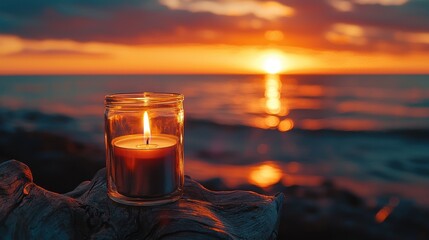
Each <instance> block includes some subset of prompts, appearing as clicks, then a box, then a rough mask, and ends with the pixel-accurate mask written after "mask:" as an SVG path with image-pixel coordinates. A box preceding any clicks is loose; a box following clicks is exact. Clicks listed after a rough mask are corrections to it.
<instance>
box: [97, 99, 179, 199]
mask: <svg viewBox="0 0 429 240" xmlns="http://www.w3.org/2000/svg"><path fill="white" fill-rule="evenodd" d="M183 100H184V96H183V95H182V94H176V93H151V92H143V93H123V94H112V95H107V96H106V97H105V114H104V120H105V121H104V122H105V145H106V168H107V193H108V195H109V197H110V198H111V199H112V200H114V201H116V202H119V203H123V204H127V205H136V206H150V205H157V204H163V203H168V202H173V201H176V200H177V199H179V198H180V197H181V195H182V193H183V185H184V159H183V124H184V123H183V121H184V111H183Z"/></svg>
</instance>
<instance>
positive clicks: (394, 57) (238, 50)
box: [0, 0, 429, 75]
mask: <svg viewBox="0 0 429 240" xmlns="http://www.w3.org/2000/svg"><path fill="white" fill-rule="evenodd" d="M264 72H272V73H277V72H280V73H429V1H428V0H313V1H310V0H278V1H265V0H147V1H146V0H145V1H143V0H127V1H122V0H111V1H103V0H77V1H70V0H37V1H21V0H2V1H0V74H3V75H9V74H140V73H161V74H174V73H191V74H192V73H197V74H198V73H251V74H252V73H264Z"/></svg>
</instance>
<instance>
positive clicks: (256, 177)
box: [249, 162, 283, 188]
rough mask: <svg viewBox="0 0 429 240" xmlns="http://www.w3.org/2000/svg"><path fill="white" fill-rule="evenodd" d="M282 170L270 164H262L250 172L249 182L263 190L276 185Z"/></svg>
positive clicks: (280, 177)
mask: <svg viewBox="0 0 429 240" xmlns="http://www.w3.org/2000/svg"><path fill="white" fill-rule="evenodd" d="M282 175H283V174H282V170H281V168H280V167H279V166H277V165H276V164H274V163H272V162H266V163H263V164H261V165H259V166H257V167H255V168H254V169H252V170H251V172H250V174H249V182H250V183H252V184H255V185H257V186H259V187H262V188H265V187H269V186H271V185H273V184H276V183H278V182H279V181H280V180H281V179H282Z"/></svg>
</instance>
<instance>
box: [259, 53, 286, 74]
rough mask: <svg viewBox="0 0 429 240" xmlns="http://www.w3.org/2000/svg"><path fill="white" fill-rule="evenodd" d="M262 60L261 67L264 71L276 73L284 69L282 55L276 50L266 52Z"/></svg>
mask: <svg viewBox="0 0 429 240" xmlns="http://www.w3.org/2000/svg"><path fill="white" fill-rule="evenodd" d="M263 62H264V63H263V64H264V65H263V68H264V71H265V72H266V73H269V74H277V73H279V72H281V71H282V70H284V61H283V56H282V55H281V54H280V53H278V52H270V53H268V54H266V56H265V57H264V60H263Z"/></svg>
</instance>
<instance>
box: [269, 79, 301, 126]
mask: <svg viewBox="0 0 429 240" xmlns="http://www.w3.org/2000/svg"><path fill="white" fill-rule="evenodd" d="M264 96H265V98H264V109H265V113H266V114H268V115H267V116H266V117H265V119H264V128H277V129H278V130H279V131H281V132H286V131H289V130H291V129H292V128H293V127H294V122H293V120H292V119H290V118H284V117H285V116H287V115H288V114H289V107H288V106H287V102H286V99H285V98H282V81H281V79H280V75H278V74H267V75H266V76H265V94H264Z"/></svg>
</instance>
